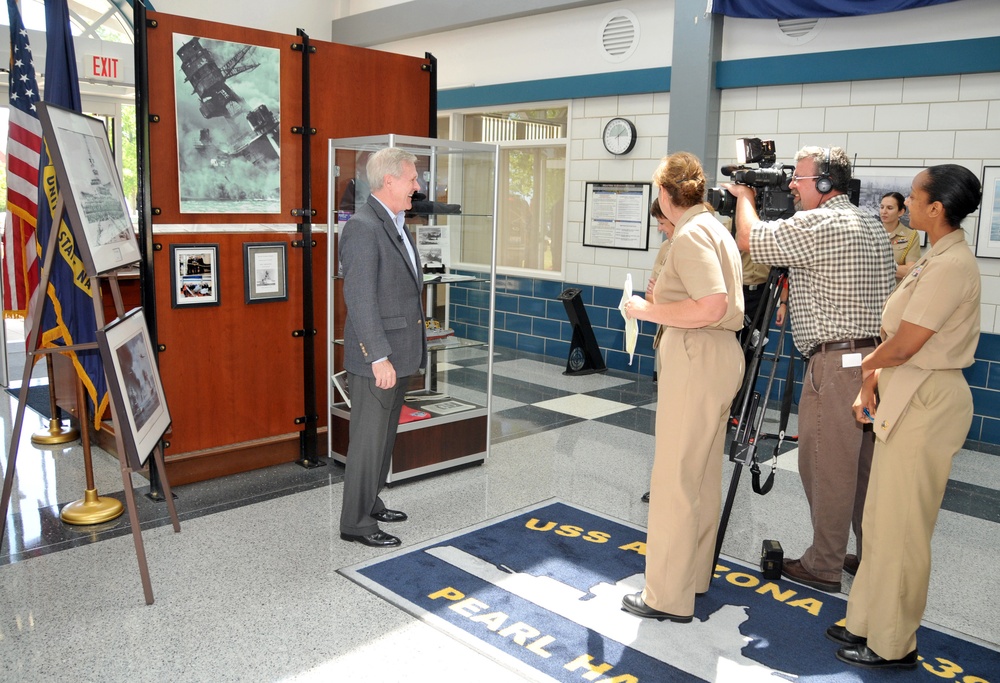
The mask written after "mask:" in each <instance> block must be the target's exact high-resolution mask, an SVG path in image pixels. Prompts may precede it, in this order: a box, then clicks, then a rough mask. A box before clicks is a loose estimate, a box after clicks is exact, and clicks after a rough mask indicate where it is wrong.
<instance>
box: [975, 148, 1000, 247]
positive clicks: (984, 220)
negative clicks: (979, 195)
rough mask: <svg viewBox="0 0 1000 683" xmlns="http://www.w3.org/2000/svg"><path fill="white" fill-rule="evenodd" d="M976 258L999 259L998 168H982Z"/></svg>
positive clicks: (999, 209) (999, 183) (999, 199)
mask: <svg viewBox="0 0 1000 683" xmlns="http://www.w3.org/2000/svg"><path fill="white" fill-rule="evenodd" d="M976 256H982V257H984V258H1000V166H984V167H983V203H982V205H981V206H980V207H979V228H978V229H977V230H976Z"/></svg>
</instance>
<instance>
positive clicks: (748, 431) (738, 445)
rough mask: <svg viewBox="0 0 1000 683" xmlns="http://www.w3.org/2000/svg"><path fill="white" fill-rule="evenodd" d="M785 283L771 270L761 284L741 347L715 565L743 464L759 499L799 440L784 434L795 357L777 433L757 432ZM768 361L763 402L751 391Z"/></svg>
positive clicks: (777, 353) (774, 366)
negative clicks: (764, 473)
mask: <svg viewBox="0 0 1000 683" xmlns="http://www.w3.org/2000/svg"><path fill="white" fill-rule="evenodd" d="M787 281H788V271H787V270H786V269H784V268H772V269H771V272H770V273H769V274H768V277H767V283H766V284H765V286H764V287H765V289H764V296H763V297H762V298H761V301H760V305H759V306H758V307H757V311H756V313H755V314H754V319H753V321H752V322H751V324H750V333H749V334H748V335H747V337H746V340H745V341H744V344H743V353H744V357H745V358H746V359H747V364H746V371H745V372H744V374H743V385H742V386H741V387H740V390H739V392H738V393H737V394H736V398H735V399H734V400H733V408H732V411H731V413H730V422H731V424H733V425H735V427H736V432H735V434H734V436H733V441H732V443H731V444H730V446H729V460H730V461H731V462H734V463H735V464H736V465H735V469H734V470H733V475H732V478H731V479H730V482H729V493H728V494H727V496H726V502H725V505H724V506H723V508H722V518H721V519H720V521H719V532H718V535H717V536H716V540H715V560H714V564H717V563H718V561H719V554H720V553H721V552H722V541H723V539H724V538H725V535H726V528H727V527H728V526H729V517H730V515H731V514H732V510H733V501H734V500H735V498H736V489H737V488H738V486H739V483H740V475H741V474H742V472H743V467H744V466H749V467H750V472H751V474H752V475H753V490H754V492H755V493H758V494H760V495H766V494H767V493H768V491H770V490H771V487H772V486H773V485H774V472H775V470H776V469H777V461H778V451H779V449H780V448H781V445H782V444H783V443H784V442H785V441H798V436H789V435H787V434H785V429H786V428H787V426H788V415H789V413H790V412H791V407H792V393H793V385H794V381H795V353H794V351H793V352H792V354H790V355H789V359H788V373H787V375H786V379H785V389H784V395H783V396H782V400H781V417H780V421H779V426H778V433H777V434H765V433H761V426H762V425H763V423H764V413H765V411H766V409H767V398H768V397H769V396H770V395H771V388H772V387H773V386H774V377H775V375H776V374H777V370H778V361H779V359H780V358H781V353H782V350H783V349H784V344H785V328H786V327H787V325H788V316H787V315H786V316H785V318H784V320H782V322H781V326H780V328H779V330H778V342H777V346H776V348H775V349H774V354H773V355H768V356H765V355H764V347H765V345H766V344H767V342H768V328H769V327H770V323H771V319H772V317H773V316H774V310H775V308H777V306H778V301H779V300H780V298H781V292H782V290H783V289H784V288H785V285H786V283H787ZM765 360H767V361H770V362H771V371H770V373H769V374H768V378H767V386H766V389H765V390H764V394H763V398H762V397H761V394H760V392H758V391H756V390H755V387H756V385H757V379H758V377H759V375H760V365H761V363H762V362H763V361H765ZM766 439H776V440H777V443H776V444H775V446H774V451H773V453H772V456H771V473H770V474H769V475H768V477H767V480H766V481H765V482H764V483H763V484H761V482H760V474H761V471H760V465H759V462H758V457H757V450H758V447H759V445H760V442H761V441H763V440H766Z"/></svg>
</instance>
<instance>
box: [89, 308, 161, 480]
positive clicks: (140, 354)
mask: <svg viewBox="0 0 1000 683" xmlns="http://www.w3.org/2000/svg"><path fill="white" fill-rule="evenodd" d="M97 345H98V346H99V347H100V349H101V359H102V360H103V361H104V367H105V368H107V369H108V373H107V376H108V391H110V392H111V396H112V398H113V399H114V401H115V406H116V407H117V408H118V413H119V415H122V416H124V417H125V419H124V420H122V424H120V425H117V427H118V428H119V429H121V432H122V439H123V442H124V445H125V452H126V454H127V456H128V458H129V462H130V463H133V467H135V468H141V467H142V466H143V465H144V464H145V462H146V459H147V458H148V457H149V454H150V453H152V452H153V448H154V447H155V446H156V443H157V441H159V439H160V437H161V436H163V434H164V432H166V431H167V427H169V426H170V412H169V411H168V410H167V400H166V397H165V396H164V395H163V385H162V384H161V383H160V373H159V370H158V369H157V367H156V360H155V358H156V356H155V354H154V352H153V344H152V342H151V341H150V339H149V330H148V328H147V327H146V318H145V316H144V315H143V313H142V309H141V308H136V309H133V310H132V311H130V312H128V313H126V314H125V315H124V316H123V317H121V318H119V319H118V320H116V321H115V322H113V323H111V324H110V325H108V326H106V327H105V328H104V329H103V330H98V331H97Z"/></svg>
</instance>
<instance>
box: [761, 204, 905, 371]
mask: <svg viewBox="0 0 1000 683" xmlns="http://www.w3.org/2000/svg"><path fill="white" fill-rule="evenodd" d="M750 256H751V258H753V260H754V261H756V262H758V263H769V264H771V265H773V266H781V267H787V268H788V283H789V284H788V296H789V302H788V306H789V311H790V313H791V316H792V319H791V322H792V338H793V339H794V340H795V346H796V347H797V348H798V349H799V351H800V352H802V354H803V355H808V354H809V352H810V351H812V350H813V349H814V348H815V347H816V346H817V345H818V344H820V343H823V342H830V341H839V340H842V339H861V338H864V337H877V336H879V329H880V327H881V319H882V306H883V305H884V304H885V300H886V299H887V298H889V294H891V293H892V290H893V287H894V286H895V285H896V263H895V261H894V260H893V258H892V248H891V247H890V246H889V240H887V239H886V236H885V228H883V227H882V225H881V224H880V223H879V221H878V220H877V219H876V218H875V217H874V216H868V215H866V214H864V213H862V212H861V210H860V209H858V207H856V206H854V205H853V204H851V202H850V200H849V199H848V198H847V195H845V194H840V195H837V196H835V197H832V198H830V199H828V200H827V201H825V202H823V204H822V205H821V206H820V207H819V208H817V209H812V210H810V211H799V212H797V213H796V214H795V215H794V216H792V217H791V218H785V219H781V220H776V221H767V222H763V221H762V222H760V223H757V224H756V225H754V226H753V227H752V228H751V229H750Z"/></svg>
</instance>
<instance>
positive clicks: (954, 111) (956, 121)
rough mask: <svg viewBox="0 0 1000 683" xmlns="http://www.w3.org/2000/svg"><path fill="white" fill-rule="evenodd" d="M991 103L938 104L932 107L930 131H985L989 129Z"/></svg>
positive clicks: (928, 124)
mask: <svg viewBox="0 0 1000 683" xmlns="http://www.w3.org/2000/svg"><path fill="white" fill-rule="evenodd" d="M989 110H990V103H989V102H987V101H986V100H974V101H970V102H938V103H935V104H932V105H930V118H929V119H928V122H927V128H928V129H929V130H983V129H984V128H986V127H987V124H986V121H987V118H988V116H989Z"/></svg>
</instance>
